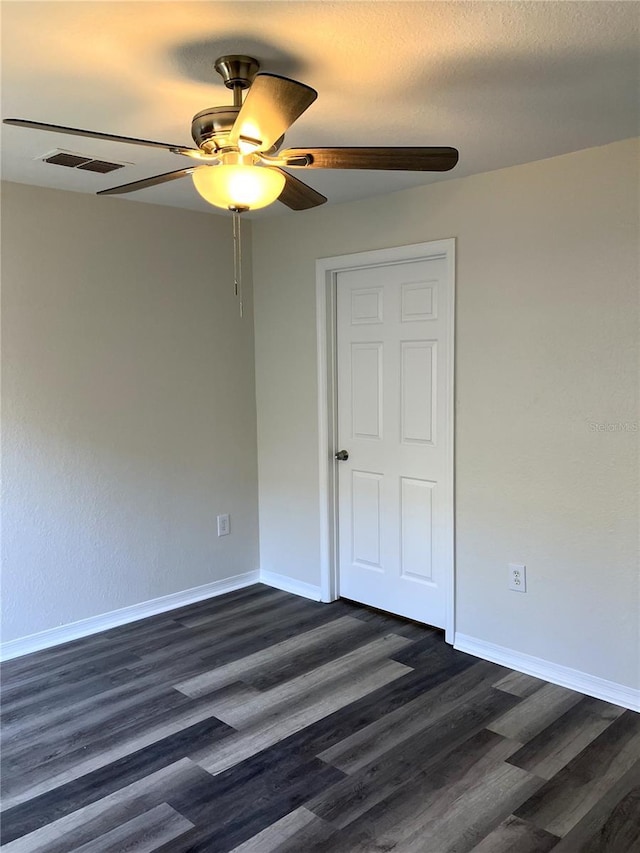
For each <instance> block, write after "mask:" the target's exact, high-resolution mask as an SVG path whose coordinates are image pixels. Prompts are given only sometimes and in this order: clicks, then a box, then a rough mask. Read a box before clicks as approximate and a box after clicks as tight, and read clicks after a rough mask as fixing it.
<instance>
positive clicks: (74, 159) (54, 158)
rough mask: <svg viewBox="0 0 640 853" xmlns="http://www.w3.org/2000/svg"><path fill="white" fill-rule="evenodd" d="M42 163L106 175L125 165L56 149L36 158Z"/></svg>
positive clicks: (125, 164)
mask: <svg viewBox="0 0 640 853" xmlns="http://www.w3.org/2000/svg"><path fill="white" fill-rule="evenodd" d="M36 159H37V160H42V161H43V162H44V163H52V164H53V165H54V166H66V167H67V168H68V169H82V171H83V172H98V173H99V174H101V175H106V174H107V172H115V170H116V169H122V168H123V167H124V166H127V165H130V164H127V163H111V162H109V161H108V160H94V159H93V158H92V157H83V155H82V154H74V153H73V152H72V151H61V150H60V149H56V150H55V151H50V152H49V153H48V154H45V155H44V156H43V157H37V158H36Z"/></svg>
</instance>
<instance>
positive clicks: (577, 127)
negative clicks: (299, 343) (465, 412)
mask: <svg viewBox="0 0 640 853" xmlns="http://www.w3.org/2000/svg"><path fill="white" fill-rule="evenodd" d="M1 11H2V116H3V117H4V118H10V117H14V118H15V117H17V118H28V119H34V120H37V121H43V122H50V123H53V124H61V125H69V126H73V127H81V128H88V129H91V130H100V131H106V132H110V133H116V134H123V135H127V136H139V137H144V138H146V139H157V140H161V141H163V142H165V141H166V142H171V143H178V144H187V145H191V144H192V141H191V138H190V123H191V117H192V115H193V114H194V113H196V112H198V111H199V110H201V109H204V108H205V107H208V106H217V105H220V104H227V103H230V102H231V93H230V92H229V91H228V90H227V89H225V88H224V86H223V85H222V83H221V80H220V78H219V77H218V75H217V74H216V73H215V71H214V70H213V62H214V60H215V59H216V57H218V56H220V55H223V54H225V53H247V54H249V55H252V56H255V57H257V58H258V59H259V61H260V62H261V64H262V69H263V70H264V71H273V72H276V73H279V74H284V75H286V76H290V77H294V78H295V79H298V80H301V81H302V82H304V83H308V84H309V85H311V86H313V87H314V88H315V89H317V90H318V92H319V98H318V100H317V101H316V102H315V103H314V104H313V105H312V106H311V107H310V109H309V110H308V111H307V112H306V113H305V114H304V115H303V116H302V118H300V119H299V120H298V121H297V122H296V124H295V125H294V127H293V128H292V129H291V130H290V131H289V133H288V134H287V139H286V143H287V144H288V145H290V146H305V145H309V146H315V147H318V146H323V145H389V144H397V145H453V146H455V147H456V148H458V149H459V151H460V162H459V164H458V166H457V167H456V168H455V169H454V170H453V171H451V172H448V173H445V174H443V175H442V174H441V175H435V174H429V173H405V172H370V171H366V172H344V171H335V172H330V171H326V172H325V171H322V172H321V171H315V170H314V171H309V172H306V173H304V174H303V173H302V172H301V171H296V175H297V176H298V177H301V178H303V179H304V180H306V181H307V182H308V183H309V184H311V185H312V186H313V187H315V188H316V189H318V190H320V191H321V192H323V193H324V194H325V195H327V196H328V197H329V200H330V203H335V202H341V201H348V200H353V199H362V198H366V197H369V196H373V195H379V194H381V193H387V192H391V191H394V190H398V189H403V188H406V187H410V186H417V185H420V184H425V183H429V182H431V181H434V180H447V179H451V178H455V177H462V176H464V175H470V174H475V173H478V172H485V171H489V170H492V169H499V168H502V167H505V166H511V165H515V164H518V163H526V162H530V161H533V160H539V159H543V158H545V157H552V156H555V155H558V154H563V153H566V152H569V151H576V150H579V149H582V148H589V147H591V146H596V145H602V144H605V143H607V142H612V141H614V140H618V139H624V138H627V137H630V136H636V135H640V112H639V103H638V93H639V81H640V74H639V70H640V50H639V32H640V27H639V20H640V4H639V3H636V2H549V3H547V2H498V3H489V2H470V3H466V2H383V1H382V0H380V2H378V0H374V2H364V3H363V2H347V0H343V2H313V1H312V0H310V2H284V0H280V2H278V0H263V2H242V0H235V2H222V3H215V2H213V3H212V2H207V0H202V2H178V3H175V2H156V0H148V2H144V0H142V2H135V3H132V2H82V0H79V2H55V0H53V2H14V1H12V2H2V5H1ZM54 148H63V149H65V150H71V151H74V152H78V153H81V154H85V155H88V156H94V157H97V158H106V159H113V160H117V161H125V162H128V163H131V164H132V165H130V166H128V167H127V169H126V170H121V171H118V172H117V173H114V174H112V175H95V174H92V173H86V172H79V171H75V170H71V169H66V168H63V167H60V166H52V165H47V164H44V163H42V162H40V161H39V160H37V159H34V158H38V157H40V156H42V155H43V154H45V153H47V152H49V151H51V150H52V149H54ZM2 154H3V156H2V170H3V171H2V176H3V178H4V179H6V180H10V181H18V182H22V183H28V184H36V185H38V186H46V187H57V188H61V189H68V190H77V191H79V192H90V193H93V192H96V191H97V190H99V189H103V188H106V187H108V186H114V185H116V184H120V183H126V182H128V181H134V180H138V179H140V178H144V177H149V176H151V175H155V174H159V173H161V172H167V171H171V170H173V169H179V168H181V167H182V166H183V165H186V163H187V162H188V161H186V159H185V158H180V157H177V156H176V155H173V154H171V153H169V152H167V153H164V152H157V151H154V150H153V149H146V148H140V147H134V146H128V145H121V144H117V143H113V142H104V141H97V140H90V139H82V138H74V137H71V136H60V135H56V134H49V133H42V132H39V131H36V130H26V129H19V128H10V127H3V128H2ZM122 198H126V199H128V200H131V201H137V202H152V203H157V204H167V205H173V206H175V207H184V208H190V209H194V210H207V211H212V210H213V209H212V208H211V207H209V206H208V205H207V204H206V203H205V202H204V201H202V200H201V199H200V198H199V196H198V195H197V194H196V192H195V189H194V188H193V185H192V182H191V180H190V179H189V178H185V179H183V180H180V181H174V182H173V183H170V184H165V185H163V186H160V187H154V188H152V189H147V190H143V191H140V192H138V193H133V194H131V195H127V196H122ZM269 213H279V214H288V213H289V211H288V209H287V208H285V207H284V206H283V205H280V204H278V203H277V204H274V205H273V206H272V207H271V208H268V209H267V210H265V211H261V212H259V213H256V214H255V215H256V216H265V215H269ZM296 215H300V214H296Z"/></svg>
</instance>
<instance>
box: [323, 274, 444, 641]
mask: <svg viewBox="0 0 640 853" xmlns="http://www.w3.org/2000/svg"><path fill="white" fill-rule="evenodd" d="M446 264H447V260H446V258H445V257H438V258H430V259H427V260H422V261H409V262H402V263H393V264H387V265H384V266H377V267H370V268H366V269H355V270H347V271H343V272H339V273H338V274H337V315H338V316H337V329H338V434H339V445H340V448H341V449H345V450H347V451H348V453H349V459H348V461H346V462H340V463H338V490H339V523H338V527H339V564H340V565H339V577H340V594H341V595H343V596H344V597H346V598H351V599H353V600H355V601H360V602H363V603H365V604H369V605H372V606H374V607H379V608H381V609H383V610H387V611H390V612H393V613H398V614H400V615H403V616H407V617H409V618H411V619H416V620H419V621H421V622H426V623H428V624H430V625H434V626H437V627H444V625H445V605H446V601H445V596H446V581H447V579H448V578H449V577H450V572H451V570H452V565H451V564H452V553H451V551H452V547H451V516H452V506H451V488H450V483H449V482H448V481H449V480H450V477H451V471H450V470H449V468H448V458H449V457H448V444H447V443H448V442H449V441H451V440H452V424H451V423H448V420H449V417H448V411H449V407H448V406H446V405H445V399H446V395H447V393H449V386H448V384H447V371H448V368H449V365H448V364H447V363H446V362H447V359H448V358H449V356H448V352H449V343H450V342H449V341H448V340H447V337H446V336H447V335H448V334H449V328H450V323H449V320H450V318H449V317H448V316H446V312H447V310H448V308H447V306H448V300H447V299H445V298H444V295H445V294H444V293H443V288H444V287H446V282H447V275H446V272H447V268H446Z"/></svg>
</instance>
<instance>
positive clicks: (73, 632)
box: [0, 571, 260, 660]
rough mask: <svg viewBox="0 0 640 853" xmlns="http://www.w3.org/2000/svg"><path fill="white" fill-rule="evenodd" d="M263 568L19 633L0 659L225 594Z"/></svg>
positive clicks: (1, 650) (254, 578)
mask: <svg viewBox="0 0 640 853" xmlns="http://www.w3.org/2000/svg"><path fill="white" fill-rule="evenodd" d="M259 581H260V572H258V571H255V572H246V573H245V574H242V575H234V577H231V578H224V579H223V580H219V581H213V582H212V583H206V584H203V586H196V587H192V588H191V589H185V590H183V591H182V592H174V593H172V594H171V595H163V596H162V597H161V598H152V599H151V600H150V601H142V602H141V603H140V604H132V605H131V606H130V607H122V608H120V609H119V610H112V611H111V612H110V613H102V614H100V615H99V616H91V617H90V618H89V619H81V620H80V621H79V622H72V623H70V624H69V625H61V626H60V627H59V628H50V629H49V630H48V631H41V632H40V633H38V634H31V635H30V636H28V637H20V638H19V639H17V640H10V641H9V642H7V643H2V645H1V646H0V660H11V659H12V658H17V657H21V656H22V655H28V654H31V652H38V651H40V650H41V649H48V648H50V647H51V646H59V645H61V644H62V643H68V642H70V641H71V640H79V639H80V638H81V637H88V636H89V635H90V634H97V633H98V632H99V631H107V630H108V629H109V628H117V627H118V626H119V625H126V624H127V623H128V622H137V621H138V619H144V618H145V617H147V616H155V615H156V614H157V613H165V612H166V611H167V610H175V609H176V608H177V607H185V606H186V605H187V604H195V602H196V601H204V599H205V598H213V597H215V596H217V595H224V593H225V592H233V590H235V589H242V588H243V587H245V586H251V585H252V584H255V583H259Z"/></svg>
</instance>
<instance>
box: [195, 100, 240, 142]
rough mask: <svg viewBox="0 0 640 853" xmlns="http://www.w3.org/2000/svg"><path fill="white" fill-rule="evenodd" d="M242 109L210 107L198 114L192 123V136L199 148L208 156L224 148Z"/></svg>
mask: <svg viewBox="0 0 640 853" xmlns="http://www.w3.org/2000/svg"><path fill="white" fill-rule="evenodd" d="M239 112H240V107H234V106H224V107H208V108H207V109H206V110H202V111H201V112H199V113H196V114H195V115H194V117H193V119H192V121H191V136H192V137H193V141H194V142H195V143H196V145H197V146H198V148H201V149H202V150H203V151H206V152H207V153H208V154H213V153H215V152H216V151H217V150H218V149H219V148H224V147H225V144H226V139H227V137H228V136H229V133H230V132H231V128H232V127H233V123H234V122H235V120H236V117H237V115H238V113H239Z"/></svg>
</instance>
